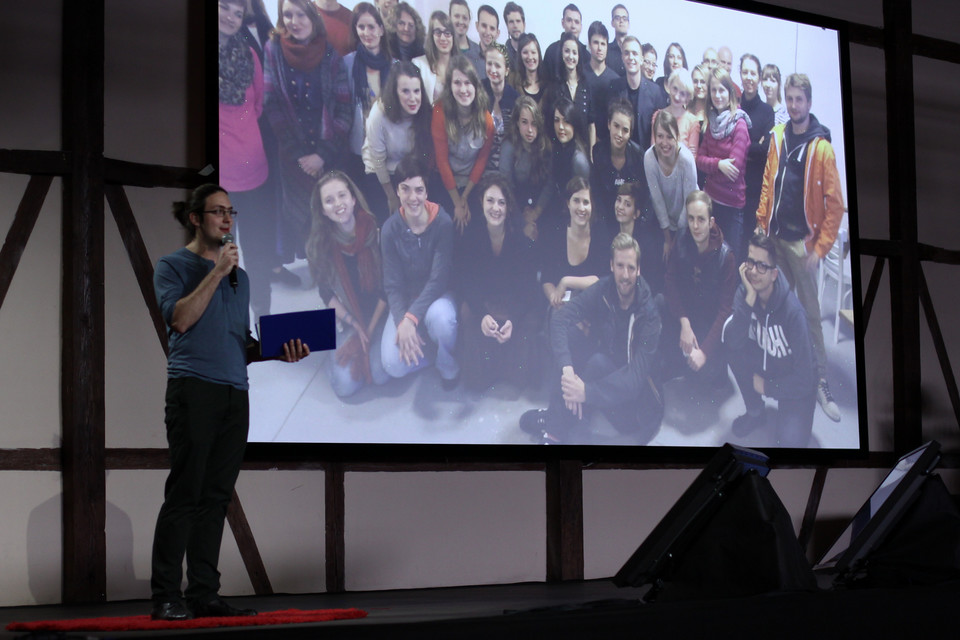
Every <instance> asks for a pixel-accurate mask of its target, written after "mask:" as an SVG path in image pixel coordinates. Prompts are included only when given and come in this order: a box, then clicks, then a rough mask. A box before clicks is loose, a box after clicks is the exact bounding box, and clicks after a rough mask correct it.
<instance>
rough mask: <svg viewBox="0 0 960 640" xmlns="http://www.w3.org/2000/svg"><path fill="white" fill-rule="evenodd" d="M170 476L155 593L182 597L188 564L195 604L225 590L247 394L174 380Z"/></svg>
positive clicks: (169, 405) (160, 522)
mask: <svg viewBox="0 0 960 640" xmlns="http://www.w3.org/2000/svg"><path fill="white" fill-rule="evenodd" d="M166 424H167V442H168V444H169V446H170V475H169V476H168V477H167V482H166V485H165V487H164V497H163V506H162V507H161V508H160V515H159V516H157V527H156V530H155V532H154V537H153V560H152V563H153V566H152V575H151V577H150V590H151V593H152V594H153V598H154V599H155V600H168V599H175V598H179V597H180V583H181V580H182V577H183V569H182V566H183V557H184V555H186V557H187V590H186V592H185V595H186V597H187V599H188V600H189V601H194V602H204V601H205V600H208V599H210V598H212V597H213V596H215V595H216V594H217V592H218V591H219V589H220V572H219V571H217V563H218V561H219V558H220V541H221V539H222V538H223V522H224V519H225V518H226V515H227V506H228V505H229V504H230V498H231V497H232V495H233V487H234V484H235V483H236V481H237V475H238V474H239V473H240V463H241V462H242V461H243V453H244V449H245V448H246V444H247V429H248V426H249V404H248V399H247V392H246V391H241V390H239V389H235V388H234V387H231V386H229V385H222V384H216V383H212V382H207V381H204V380H200V379H197V378H170V379H169V380H168V381H167V396H166Z"/></svg>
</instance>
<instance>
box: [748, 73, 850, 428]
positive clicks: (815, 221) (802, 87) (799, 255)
mask: <svg viewBox="0 0 960 640" xmlns="http://www.w3.org/2000/svg"><path fill="white" fill-rule="evenodd" d="M784 89H785V95H786V103H787V112H788V113H789V115H790V121H789V122H786V123H784V124H780V125H777V126H775V127H774V128H773V134H772V136H771V138H770V148H769V151H768V153H767V163H766V166H765V167H764V172H763V186H762V187H761V191H760V204H759V206H758V207H757V227H758V230H760V231H762V232H763V233H764V234H766V235H769V236H770V237H772V238H773V239H774V240H775V241H776V243H777V245H778V246H777V250H778V253H780V255H781V260H780V263H781V264H780V269H781V271H783V273H784V275H785V276H786V278H787V280H788V281H789V283H790V286H791V287H792V288H793V289H795V290H796V293H797V298H799V300H800V303H801V304H802V305H803V308H804V311H805V312H806V315H807V324H808V326H809V327H810V337H811V339H812V342H813V350H814V355H815V356H816V364H817V373H818V375H819V383H818V386H817V401H818V403H819V404H820V407H821V409H823V412H824V413H825V414H826V415H827V417H829V418H830V419H831V420H833V421H834V422H839V421H840V409H839V407H838V406H837V403H836V402H835V401H834V399H833V395H832V394H831V392H830V386H829V385H828V383H827V379H826V364H827V357H826V349H825V347H824V343H823V328H822V325H821V320H820V300H819V296H818V292H817V283H816V272H817V265H818V264H819V263H820V260H822V259H823V258H824V257H825V256H826V255H827V253H828V252H829V251H830V248H831V247H832V246H833V243H834V241H835V240H836V238H837V232H838V230H839V228H840V222H841V220H842V218H843V207H844V205H843V193H842V187H841V184H840V175H839V173H838V171H837V161H836V156H835V155H834V151H833V146H832V145H831V142H830V130H829V129H828V128H827V127H826V126H824V125H822V124H821V123H820V121H819V120H817V118H816V116H814V115H813V114H811V113H810V107H811V104H812V88H811V84H810V79H809V78H808V77H807V76H806V75H805V74H801V73H794V74H791V75H790V76H788V77H787V80H786V82H785V83H784Z"/></svg>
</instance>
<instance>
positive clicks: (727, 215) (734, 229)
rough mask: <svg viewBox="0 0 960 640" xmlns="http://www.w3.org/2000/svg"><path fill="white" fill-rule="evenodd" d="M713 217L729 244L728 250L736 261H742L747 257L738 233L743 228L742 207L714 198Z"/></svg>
mask: <svg viewBox="0 0 960 640" xmlns="http://www.w3.org/2000/svg"><path fill="white" fill-rule="evenodd" d="M713 217H714V218H716V220H717V225H718V226H719V227H720V230H721V231H723V239H724V240H725V241H726V242H727V244H728V245H730V251H732V252H733V256H734V258H736V261H737V263H740V262H743V259H744V258H745V257H747V253H746V251H744V250H743V248H742V247H741V246H740V234H741V233H742V230H743V209H734V208H733V207H728V206H727V205H725V204H720V203H719V202H717V201H716V200H714V202H713ZM751 235H753V234H751ZM741 251H743V253H741Z"/></svg>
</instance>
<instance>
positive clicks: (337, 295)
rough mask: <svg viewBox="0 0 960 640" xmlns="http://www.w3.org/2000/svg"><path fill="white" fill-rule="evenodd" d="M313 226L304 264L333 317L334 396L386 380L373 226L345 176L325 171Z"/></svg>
mask: <svg viewBox="0 0 960 640" xmlns="http://www.w3.org/2000/svg"><path fill="white" fill-rule="evenodd" d="M311 209H312V212H313V223H312V226H311V229H310V236H309V237H308V238H307V245H306V249H307V261H308V263H309V265H310V274H311V275H312V276H313V280H314V282H315V283H316V285H317V287H318V289H319V291H320V297H321V298H322V299H323V300H324V302H325V303H326V305H327V307H328V308H332V309H333V310H334V313H335V314H336V318H337V350H336V351H335V352H334V353H333V354H332V357H331V358H330V359H329V360H328V361H327V373H328V374H329V376H330V385H331V387H332V388H333V392H334V393H336V394H337V396H338V397H340V398H343V397H346V396H350V395H353V394H354V393H356V392H357V391H359V390H360V389H361V388H362V387H363V386H364V385H365V384H370V383H371V382H372V383H375V384H383V383H385V382H386V381H387V380H389V378H390V376H388V375H387V373H386V372H385V371H384V370H383V366H382V364H381V361H380V332H382V331H383V321H384V319H385V317H386V313H385V312H386V309H387V303H386V299H385V297H384V294H383V280H382V274H381V263H380V243H379V240H378V237H379V235H378V233H377V221H376V220H375V219H374V217H373V215H371V214H370V213H369V211H368V207H367V203H366V201H365V200H364V198H363V194H362V193H360V190H359V189H358V188H357V185H356V184H354V182H353V180H351V179H350V178H349V177H348V176H347V174H345V173H343V172H342V171H330V172H329V173H326V174H324V176H323V177H322V178H320V180H318V181H317V184H316V186H315V187H314V190H313V197H312V198H311Z"/></svg>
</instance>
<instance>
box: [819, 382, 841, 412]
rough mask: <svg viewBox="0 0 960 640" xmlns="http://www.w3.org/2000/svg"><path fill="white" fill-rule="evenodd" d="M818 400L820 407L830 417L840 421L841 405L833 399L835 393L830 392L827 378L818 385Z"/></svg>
mask: <svg viewBox="0 0 960 640" xmlns="http://www.w3.org/2000/svg"><path fill="white" fill-rule="evenodd" d="M817 402H818V403H820V408H821V409H823V412H824V413H825V414H826V416H827V417H828V418H830V419H831V420H833V421H834V422H840V407H838V406H837V403H836V402H834V400H833V394H832V393H830V385H829V384H827V381H826V380H821V381H820V383H819V384H818V385H817Z"/></svg>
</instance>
